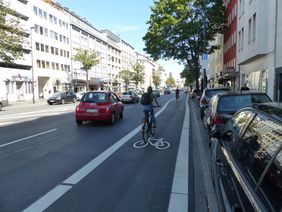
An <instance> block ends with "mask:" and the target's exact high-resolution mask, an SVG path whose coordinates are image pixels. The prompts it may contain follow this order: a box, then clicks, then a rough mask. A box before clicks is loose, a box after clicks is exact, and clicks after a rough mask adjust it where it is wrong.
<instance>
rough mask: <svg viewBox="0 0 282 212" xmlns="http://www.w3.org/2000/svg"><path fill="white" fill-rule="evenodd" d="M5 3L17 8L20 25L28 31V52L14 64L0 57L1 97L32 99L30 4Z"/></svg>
mask: <svg viewBox="0 0 282 212" xmlns="http://www.w3.org/2000/svg"><path fill="white" fill-rule="evenodd" d="M4 4H5V5H6V6H8V7H10V8H11V9H13V10H15V11H16V12H17V15H18V17H17V18H18V19H19V21H20V27H21V28H22V29H23V30H24V31H26V32H27V36H26V37H25V38H24V43H23V47H24V50H25V51H26V54H24V55H23V58H22V59H19V60H16V61H14V64H11V65H7V64H3V63H2V61H1V59H0V99H1V100H2V101H3V100H5V102H6V104H7V102H13V101H19V100H26V99H27V100H31V99H32V97H33V95H32V94H33V92H32V71H31V41H30V35H29V33H30V23H29V17H28V16H27V15H25V14H27V12H26V11H29V10H30V6H29V4H28V3H27V2H26V1H20V0H19V1H17V0H5V1H4Z"/></svg>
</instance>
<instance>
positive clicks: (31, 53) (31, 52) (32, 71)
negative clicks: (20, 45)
mask: <svg viewBox="0 0 282 212" xmlns="http://www.w3.org/2000/svg"><path fill="white" fill-rule="evenodd" d="M33 29H35V27H30V42H31V51H30V55H31V75H32V103H33V104H35V93H34V68H33V42H32V30H33Z"/></svg>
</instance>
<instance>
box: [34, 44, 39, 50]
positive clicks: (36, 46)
mask: <svg viewBox="0 0 282 212" xmlns="http://www.w3.org/2000/svg"><path fill="white" fill-rule="evenodd" d="M35 48H36V50H38V51H39V43H37V42H36V43H35Z"/></svg>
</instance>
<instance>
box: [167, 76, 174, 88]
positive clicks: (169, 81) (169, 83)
mask: <svg viewBox="0 0 282 212" xmlns="http://www.w3.org/2000/svg"><path fill="white" fill-rule="evenodd" d="M165 84H166V86H168V87H175V86H176V82H175V79H174V78H173V77H169V78H167V80H166V81H165Z"/></svg>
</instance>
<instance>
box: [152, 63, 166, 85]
mask: <svg viewBox="0 0 282 212" xmlns="http://www.w3.org/2000/svg"><path fill="white" fill-rule="evenodd" d="M164 71H165V70H164V68H163V67H162V66H159V68H158V69H157V70H153V74H152V79H153V84H154V85H155V87H156V88H158V87H159V86H160V84H161V82H162V79H161V74H162V72H164Z"/></svg>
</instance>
